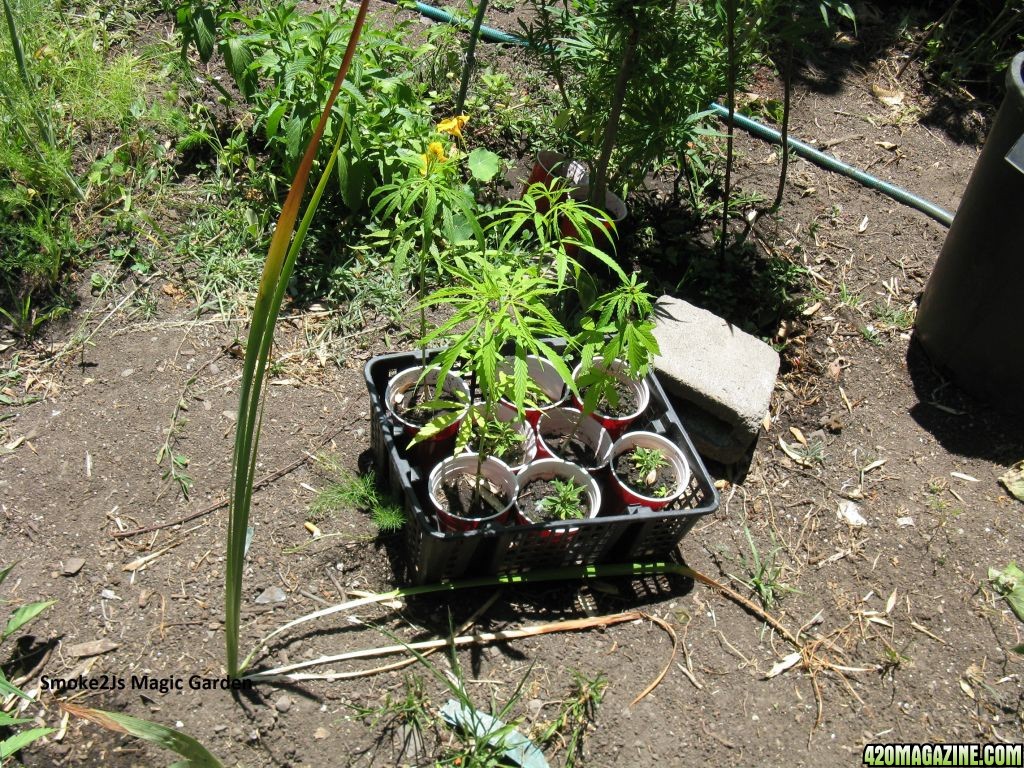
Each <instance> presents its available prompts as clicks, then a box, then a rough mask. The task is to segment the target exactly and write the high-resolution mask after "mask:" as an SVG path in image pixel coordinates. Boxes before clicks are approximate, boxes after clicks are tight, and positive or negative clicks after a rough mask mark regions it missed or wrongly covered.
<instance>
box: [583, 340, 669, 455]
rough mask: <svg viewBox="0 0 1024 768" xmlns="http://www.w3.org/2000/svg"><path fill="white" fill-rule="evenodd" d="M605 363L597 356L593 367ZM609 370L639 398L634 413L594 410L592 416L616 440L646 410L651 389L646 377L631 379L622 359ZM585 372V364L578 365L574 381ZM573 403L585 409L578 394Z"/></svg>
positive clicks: (614, 361) (613, 363)
mask: <svg viewBox="0 0 1024 768" xmlns="http://www.w3.org/2000/svg"><path fill="white" fill-rule="evenodd" d="M603 363H604V358H602V357H595V358H594V362H593V367H595V368H596V367H599V366H601V365H602V364H603ZM608 370H609V372H610V373H611V374H612V376H614V377H615V378H616V379H618V381H619V382H621V383H622V384H624V385H625V386H627V387H629V388H630V389H631V390H633V393H634V394H635V395H636V398H637V409H636V410H635V411H634V412H633V413H629V414H626V415H625V416H611V415H609V414H607V413H601V412H600V411H596V410H595V411H594V413H592V414H590V415H591V417H592V418H594V419H596V420H597V421H598V422H600V424H601V426H602V427H604V428H605V429H607V430H608V434H609V435H611V437H612V439H613V440H615V439H617V438H618V437H619V435H621V434H622V433H623V432H625V431H626V430H627V429H628V428H629V425H630V424H632V423H633V422H634V421H636V419H637V417H639V416H640V414H642V413H643V412H644V411H645V410H647V405H648V404H649V403H650V401H651V390H650V387H648V386H647V381H646V380H645V379H639V380H637V379H631V378H629V376H627V375H626V371H627V370H628V368H627V366H626V364H625V363H623V362H622V361H621V360H613V361H612V364H611V365H610V366H608ZM582 373H583V364H582V363H581V364H580V365H577V366H576V368H575V369H574V370H573V372H572V378H573V381H577V383H578V380H579V378H580V376H581V374H582ZM572 403H573V405H574V406H575V407H576V408H579V409H580V410H582V409H583V400H582V399H581V398H580V397H579V396H578V395H576V394H573V396H572Z"/></svg>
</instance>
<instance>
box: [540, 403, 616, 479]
mask: <svg viewBox="0 0 1024 768" xmlns="http://www.w3.org/2000/svg"><path fill="white" fill-rule="evenodd" d="M577 423H578V424H579V430H578V432H577V434H579V435H583V436H585V437H587V438H588V443H587V444H588V445H589V446H590V447H591V448H592V449H593V450H594V453H595V455H596V456H597V461H598V463H597V464H596V465H595V466H593V467H583V468H584V469H586V470H587V471H588V472H597V471H599V470H601V469H603V468H604V467H606V466H607V465H608V462H609V460H610V459H611V453H612V445H613V441H612V438H611V435H609V434H608V430H606V429H605V428H604V426H603V425H602V424H601V423H600V422H599V421H597V420H595V419H592V418H590V417H588V416H584V415H583V412H582V411H580V410H579V409H577V408H568V407H565V406H560V407H558V408H552V409H550V410H547V411H544V413H542V414H541V417H540V419H539V420H538V421H537V442H538V444H539V446H541V447H542V448H543V450H544V451H545V452H546V453H547V454H549V455H550V456H551V457H553V458H559V457H558V456H557V454H556V453H555V452H554V451H553V450H551V447H550V446H549V445H548V442H547V441H546V440H545V439H544V427H545V425H548V426H550V425H552V424H554V425H556V426H555V428H557V427H558V426H564V427H566V428H568V429H570V430H571V429H572V428H574V427H575V426H576V424H577ZM562 460H563V461H564V459H562Z"/></svg>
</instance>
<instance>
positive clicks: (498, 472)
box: [427, 453, 519, 527]
mask: <svg viewBox="0 0 1024 768" xmlns="http://www.w3.org/2000/svg"><path fill="white" fill-rule="evenodd" d="M476 466H477V454H475V453H463V454H461V455H459V456H449V457H448V458H446V459H444V460H443V461H441V462H440V463H439V464H438V465H437V466H435V467H434V468H433V469H432V470H431V472H430V476H429V477H428V478H427V495H428V496H429V497H430V502H431V503H432V504H433V505H434V509H435V510H436V511H437V513H438V515H439V516H440V517H441V518H442V519H445V518H451V519H454V520H459V521H465V522H467V523H472V524H473V527H483V526H485V525H487V524H489V523H495V522H499V521H500V520H502V519H503V518H504V516H506V515H507V514H508V513H509V511H510V510H511V509H512V507H513V506H514V505H515V503H516V499H517V498H518V497H519V481H518V480H517V479H516V475H515V473H514V472H513V471H512V469H511V468H510V467H509V466H508V464H506V463H505V462H503V461H502V460H501V459H496V458H494V457H493V456H487V457H485V458H484V460H483V462H482V463H481V466H480V472H481V474H483V475H485V476H487V477H488V479H489V480H491V481H493V482H494V483H495V484H497V485H501V486H504V487H503V488H502V489H501V490H502V491H503V492H504V494H505V495H506V496H507V498H508V503H507V504H505V506H504V507H502V509H501V510H500V511H498V512H495V513H494V514H493V515H488V516H487V517H462V516H461V515H456V514H454V513H453V512H450V511H448V510H446V509H442V507H441V505H440V504H439V503H438V501H437V496H436V491H437V490H438V489H439V488H440V487H441V484H442V483H443V482H444V481H445V480H446V479H448V478H449V477H452V476H458V475H464V474H475V473H476ZM488 470H494V474H493V475H492V474H490V473H488ZM502 481H504V482H502Z"/></svg>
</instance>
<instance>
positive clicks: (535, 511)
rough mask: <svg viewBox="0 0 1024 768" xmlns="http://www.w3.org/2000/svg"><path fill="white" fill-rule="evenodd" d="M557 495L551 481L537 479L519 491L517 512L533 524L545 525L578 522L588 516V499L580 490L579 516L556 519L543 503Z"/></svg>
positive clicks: (556, 490)
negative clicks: (559, 522)
mask: <svg viewBox="0 0 1024 768" xmlns="http://www.w3.org/2000/svg"><path fill="white" fill-rule="evenodd" d="M557 495H558V489H557V488H555V483H554V481H553V480H551V479H547V478H537V479H536V480H531V481H530V482H529V483H527V484H526V485H525V486H522V487H521V488H520V489H519V497H518V498H517V500H516V501H517V503H518V504H519V511H520V512H522V513H523V515H524V516H525V517H526V518H527V519H529V520H532V521H533V522H535V523H546V522H549V521H556V520H573V519H576V520H578V519H581V518H585V517H587V515H589V514H590V498H589V497H588V496H587V494H586V492H585V491H584V490H583V489H582V488H580V493H579V502H580V506H579V514H578V515H574V516H573V517H566V518H559V517H556V516H555V515H554V513H553V512H552V511H551V509H550V508H549V505H547V504H545V503H544V501H545V500H546V499H548V498H554V497H556V496H557Z"/></svg>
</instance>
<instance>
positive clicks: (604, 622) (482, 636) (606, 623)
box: [245, 611, 664, 682]
mask: <svg viewBox="0 0 1024 768" xmlns="http://www.w3.org/2000/svg"><path fill="white" fill-rule="evenodd" d="M642 618H644V614H642V613H640V612H639V611H627V612H625V613H613V614H610V615H608V616H595V617H594V618H586V619H569V620H567V621H558V622H554V623H552V624H539V625H536V626H532V627H523V628H522V629H507V630H502V631H500V632H477V633H475V634H472V635H459V636H457V637H453V638H438V639H435V640H422V641H420V642H416V643H396V644H394V645H385V646H379V647H377V648H363V649H361V650H358V651H349V652H348V653H339V654H335V655H332V656H320V657H319V658H316V659H310V660H309V661H301V662H298V663H296V664H288V665H286V666H283V667H275V668H274V669H267V670H262V671H259V672H254V673H252V674H251V675H246V676H245V679H246V680H288V681H290V682H298V681H301V680H332V679H340V676H344V675H345V674H346V673H341V675H338V674H335V673H329V674H326V675H309V674H298V675H296V674H291V673H292V672H293V671H294V670H299V669H308V668H309V667H315V666H319V665H321V664H331V663H334V662H338V661H351V660H353V659H367V658H375V657H378V656H393V655H395V654H397V653H403V652H405V651H414V652H415V651H422V650H433V649H436V648H444V647H446V646H456V647H458V646H463V645H486V644H489V643H503V642H507V641H508V640H519V639H522V638H524V637H538V636H540V635H548V634H553V633H556V632H579V631H581V630H585V629H594V628H595V627H610V626H612V625H614V624H622V623H624V622H628V621H636V620H637V619H642ZM661 677H664V673H663V674H662V675H661V676H660V677H659V680H658V682H660V678H661Z"/></svg>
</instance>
